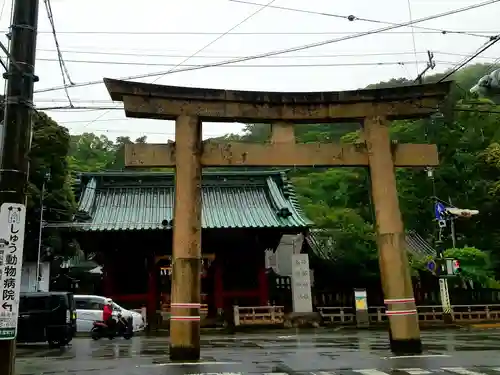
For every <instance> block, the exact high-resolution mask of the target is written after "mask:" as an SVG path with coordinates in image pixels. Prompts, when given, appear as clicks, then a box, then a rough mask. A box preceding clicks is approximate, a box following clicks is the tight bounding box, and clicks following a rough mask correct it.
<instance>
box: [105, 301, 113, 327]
mask: <svg viewBox="0 0 500 375" xmlns="http://www.w3.org/2000/svg"><path fill="white" fill-rule="evenodd" d="M102 321H103V322H104V323H106V325H107V326H108V328H111V329H112V328H114V326H115V320H114V319H113V300H112V299H111V298H106V300H105V301H104V308H103V310H102Z"/></svg>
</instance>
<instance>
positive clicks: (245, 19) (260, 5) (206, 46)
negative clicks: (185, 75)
mask: <svg viewBox="0 0 500 375" xmlns="http://www.w3.org/2000/svg"><path fill="white" fill-rule="evenodd" d="M275 1H276V0H271V1H269V2H268V3H267V4H265V5H263V4H259V8H258V9H257V10H256V11H254V12H253V13H251V14H250V15H248V16H247V17H245V18H244V19H243V20H241V21H240V22H238V23H237V24H235V25H234V26H232V27H231V28H230V29H229V30H227V31H225V32H224V33H222V34H220V35H219V36H218V37H217V38H215V39H213V40H212V41H211V42H209V43H207V44H206V45H204V46H203V47H201V48H200V49H199V50H197V51H196V52H195V53H193V54H192V55H191V56H189V57H187V58H186V59H184V60H183V61H181V62H180V63H179V64H177V65H176V66H174V67H173V68H172V69H170V70H169V71H167V72H165V74H162V75H160V76H158V77H156V78H155V79H154V80H153V82H152V83H155V82H157V81H158V80H160V79H162V78H163V77H164V76H165V75H167V74H169V73H171V72H172V71H173V70H174V69H175V68H178V67H180V66H181V65H182V64H184V63H186V62H187V61H188V60H189V59H191V58H192V57H195V56H196V55H197V54H198V53H200V52H203V51H204V50H206V49H207V48H208V47H210V46H211V45H213V44H215V43H216V42H217V41H219V40H220V39H222V38H224V37H225V36H226V35H227V34H229V33H230V32H231V31H233V30H235V29H237V28H238V27H240V26H241V25H243V24H244V23H245V22H247V21H248V20H249V19H251V18H252V17H254V16H255V15H257V14H259V13H260V12H261V11H263V10H264V9H266V8H267V7H269V6H271V4H272V3H274V2H275Z"/></svg>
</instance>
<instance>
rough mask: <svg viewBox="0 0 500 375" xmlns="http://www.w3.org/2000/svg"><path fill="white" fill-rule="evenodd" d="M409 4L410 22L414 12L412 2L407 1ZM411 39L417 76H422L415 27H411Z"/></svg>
mask: <svg viewBox="0 0 500 375" xmlns="http://www.w3.org/2000/svg"><path fill="white" fill-rule="evenodd" d="M407 3H408V16H409V19H410V21H412V20H413V16H412V11H411V0H407ZM411 38H412V42H413V51H414V53H415V69H416V72H417V74H416V75H417V76H418V75H419V74H420V69H419V68H418V61H417V60H418V57H417V42H416V40H415V26H413V25H412V26H411Z"/></svg>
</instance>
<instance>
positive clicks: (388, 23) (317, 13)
mask: <svg viewBox="0 0 500 375" xmlns="http://www.w3.org/2000/svg"><path fill="white" fill-rule="evenodd" d="M229 1H231V2H233V3H240V4H247V5H254V6H256V5H260V4H258V3H254V2H251V1H244V0H229ZM269 8H272V9H280V10H286V11H290V12H298V13H305V14H314V15H319V16H328V17H334V18H343V19H347V20H348V21H363V22H370V23H377V24H382V25H391V26H395V25H398V24H397V23H395V22H387V21H381V20H374V19H370V18H361V17H356V16H354V15H347V16H346V15H340V14H334V13H327V12H317V11H312V10H305V9H298V8H289V7H284V6H277V5H272V6H269ZM407 26H410V25H407ZM412 28H415V29H420V30H427V31H432V32H434V33H440V34H462V35H469V36H475V37H480V38H484V37H487V36H485V35H480V34H479V33H472V32H463V31H452V30H445V29H436V28H432V27H423V26H412ZM410 33H411V32H410Z"/></svg>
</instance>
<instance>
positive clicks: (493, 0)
mask: <svg viewBox="0 0 500 375" xmlns="http://www.w3.org/2000/svg"><path fill="white" fill-rule="evenodd" d="M499 1H500V0H488V1H485V2H482V3H479V4H473V5H469V6H466V7H463V8H459V9H455V10H451V11H447V12H443V13H439V14H435V15H431V16H427V17H423V18H419V19H417V20H413V21H411V22H404V23H401V24H397V25H394V26H386V27H383V28H380V29H375V30H368V31H365V32H362V33H358V34H352V35H348V36H346V37H342V38H336V39H329V40H325V41H321V42H316V43H311V44H306V45H301V46H297V47H292V48H287V49H283V50H275V51H270V52H267V53H263V54H257V55H252V56H246V57H242V58H238V59H233V60H226V61H220V62H215V63H211V64H206V65H203V66H200V67H192V68H183V69H177V70H173V71H171V72H170V73H169V74H171V73H180V72H185V71H192V70H198V69H205V68H211V67H216V66H222V65H228V64H233V63H238V62H244V61H249V60H256V59H261V58H266V57H270V56H277V55H282V54H286V53H291V52H298V51H302V50H306V49H309V48H314V47H320V46H324V45H327V44H332V43H337V42H341V41H345V40H351V39H355V38H360V37H364V36H367V35H373V34H378V33H381V32H384V31H388V30H392V29H396V28H400V27H406V26H410V25H413V24H416V23H421V22H425V21H430V20H434V19H437V18H441V17H446V16H450V15H453V14H458V13H461V12H465V11H469V10H472V9H477V8H481V7H484V6H487V5H491V4H494V3H498V2H499ZM165 74H167V72H158V73H147V74H139V75H135V76H128V77H121V78H119V79H122V80H131V79H139V78H148V77H156V76H164V75H165ZM102 83H103V82H102V80H98V81H88V82H82V83H76V84H75V85H73V86H71V87H83V86H90V85H97V84H102ZM63 88H64V87H61V86H56V87H51V88H45V89H39V90H36V91H35V92H36V93H41V92H48V91H56V90H61V89H63Z"/></svg>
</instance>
